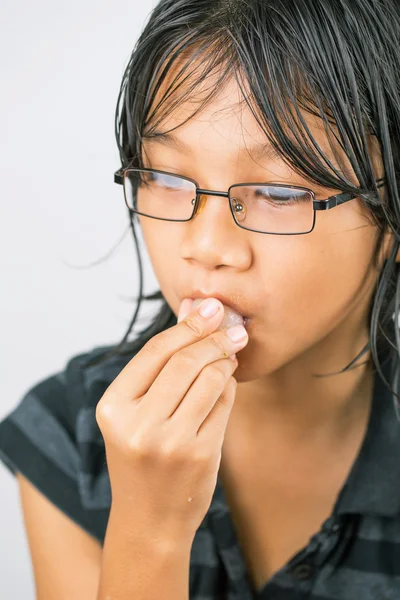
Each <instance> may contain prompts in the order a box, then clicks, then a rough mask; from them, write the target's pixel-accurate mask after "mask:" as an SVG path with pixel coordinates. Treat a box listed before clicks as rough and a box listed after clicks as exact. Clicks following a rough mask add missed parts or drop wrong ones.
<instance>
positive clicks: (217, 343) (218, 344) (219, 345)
mask: <svg viewBox="0 0 400 600" xmlns="http://www.w3.org/2000/svg"><path fill="white" fill-rule="evenodd" d="M209 339H210V342H211V343H212V344H213V346H214V347H215V348H216V349H217V350H218V355H219V356H224V357H225V358H228V356H229V355H228V353H227V352H226V349H225V347H224V344H223V341H222V339H221V337H216V336H215V335H212V336H210V338H209Z"/></svg>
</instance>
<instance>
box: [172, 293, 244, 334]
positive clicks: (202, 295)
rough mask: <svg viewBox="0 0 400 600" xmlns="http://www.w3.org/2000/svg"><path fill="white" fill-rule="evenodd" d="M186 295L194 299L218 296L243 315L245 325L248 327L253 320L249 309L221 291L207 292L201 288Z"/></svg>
mask: <svg viewBox="0 0 400 600" xmlns="http://www.w3.org/2000/svg"><path fill="white" fill-rule="evenodd" d="M184 297H186V298H190V299H192V300H196V299H198V298H216V299H217V300H219V301H220V302H222V304H224V305H225V306H227V307H229V308H231V309H232V310H234V311H235V312H236V313H238V314H239V315H240V316H241V317H242V319H243V326H244V327H247V326H248V324H249V322H250V321H251V317H250V316H249V315H248V314H247V311H246V312H245V310H244V309H243V307H242V306H240V305H239V304H238V303H236V302H234V301H233V300H231V298H228V296H224V295H223V294H220V293H219V292H208V293H205V292H201V291H199V290H194V291H192V292H189V293H188V294H187V296H184Z"/></svg>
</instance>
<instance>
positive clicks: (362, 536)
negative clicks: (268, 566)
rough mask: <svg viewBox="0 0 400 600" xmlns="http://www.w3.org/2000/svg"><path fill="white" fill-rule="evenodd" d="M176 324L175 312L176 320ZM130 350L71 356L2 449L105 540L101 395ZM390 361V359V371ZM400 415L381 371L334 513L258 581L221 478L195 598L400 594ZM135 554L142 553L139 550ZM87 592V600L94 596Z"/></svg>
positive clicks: (107, 499)
mask: <svg viewBox="0 0 400 600" xmlns="http://www.w3.org/2000/svg"><path fill="white" fill-rule="evenodd" d="M175 323H176V319H175V317H174V318H173V320H172V321H171V322H170V323H169V325H168V326H170V325H173V324H175ZM145 341H147V340H146V337H145V336H143V338H142V337H141V338H140V341H138V343H137V347H136V349H135V350H134V351H133V352H132V354H130V355H129V356H127V357H121V356H114V357H110V358H107V360H106V361H105V362H104V363H103V364H98V365H94V366H90V367H89V368H88V369H86V370H83V369H82V367H83V366H84V365H85V364H87V362H88V361H89V360H92V359H93V358H98V357H100V356H101V355H102V353H103V352H104V351H107V350H110V349H111V347H101V348H95V349H93V350H91V351H90V352H87V353H85V354H80V355H77V356H74V357H73V358H71V359H70V360H69V361H68V362H67V363H66V366H65V368H64V370H62V371H61V372H59V373H56V374H54V375H52V376H50V377H47V378H46V379H45V380H43V381H41V382H39V383H38V384H36V385H35V386H34V387H32V389H30V390H29V391H28V392H27V393H26V394H25V395H24V397H23V398H22V399H21V400H20V402H19V404H18V405H17V406H16V407H15V409H14V410H13V411H12V412H11V413H10V414H8V415H7V416H6V418H5V419H4V420H3V421H2V422H1V423H0V458H1V460H2V461H3V462H4V464H5V465H6V466H7V467H8V468H9V469H10V470H11V472H13V473H15V472H16V471H20V472H21V473H22V474H23V475H24V476H25V477H26V478H27V479H29V480H30V481H31V482H32V483H33V484H34V485H35V486H36V487H37V488H38V489H39V490H40V491H41V492H42V493H43V494H44V495H45V496H46V497H47V498H49V499H50V500H51V501H52V502H53V503H54V504H55V505H56V506H57V507H58V508H59V509H61V510H62V511H63V512H64V513H65V514H66V515H68V516H69V517H70V518H71V519H72V520H73V521H74V522H76V523H77V524H78V525H80V526H81V527H82V528H83V529H84V530H85V531H87V532H88V533H90V534H91V535H92V536H94V537H95V538H97V540H98V541H99V542H100V543H101V544H102V543H103V541H104V537H105V531H106V527H107V520H108V516H109V511H110V504H111V490H110V481H109V476H108V472H107V465H106V460H105V448H104V441H103V438H102V435H101V432H100V430H99V428H98V426H97V423H96V418H95V409H96V404H97V403H98V401H99V400H100V398H101V396H102V395H103V393H104V392H105V390H106V389H107V387H108V386H109V384H110V383H111V382H112V381H113V379H114V378H115V377H116V376H117V375H118V373H119V372H120V371H121V369H122V368H123V367H124V366H125V365H126V364H127V362H128V361H129V360H130V359H131V358H132V357H133V356H134V355H135V353H136V351H137V350H138V349H139V348H140V347H141V345H143V344H144V343H145ZM392 366H393V365H391V361H390V360H387V361H386V363H385V369H386V370H385V376H386V377H389V376H390V371H391V369H392ZM399 471H400V424H399V421H398V420H397V417H396V414H395V409H394V406H393V401H392V397H391V394H390V392H389V391H388V390H387V388H386V387H385V386H384V384H383V381H382V380H381V378H380V377H379V376H378V374H375V382H374V394H373V402H372V408H371V414H370V419H369V424H368V428H367V431H366V434H365V437H364V440H363V443H362V445H361V448H360V451H359V454H358V456H357V458H356V460H355V461H354V463H353V466H352V469H351V471H350V473H349V476H348V478H347V480H346V482H345V484H344V486H343V487H342V489H341V490H340V493H339V494H338V497H337V500H336V503H335V506H334V509H333V512H332V514H331V515H330V517H329V518H328V519H327V520H326V521H325V522H324V523H322V525H321V528H320V530H319V531H316V532H315V534H314V535H313V536H312V537H311V538H310V540H309V543H308V544H307V546H306V547H304V548H303V549H302V550H301V551H300V552H298V553H297V554H296V555H295V556H293V557H292V558H291V559H290V561H289V562H288V563H287V564H286V565H285V566H284V567H283V568H281V569H280V570H279V571H278V572H276V573H275V574H274V575H273V576H272V577H271V578H270V579H269V581H268V582H267V583H266V584H265V585H264V586H263V588H262V589H260V590H255V589H254V588H253V586H252V584H251V581H250V577H249V574H248V572H247V571H246V565H245V560H244V555H243V553H242V550H241V547H240V544H239V542H238V538H237V536H236V532H235V528H234V525H233V521H232V519H231V516H230V511H229V507H228V505H227V502H226V500H225V497H224V491H223V488H222V485H221V481H220V480H219V479H218V481H217V485H216V488H215V492H214V495H213V498H212V502H211V505H210V508H209V510H208V512H207V514H206V516H205V518H204V520H203V522H202V523H201V525H200V527H199V529H198V530H197V532H196V535H195V538H194V542H193V546H192V549H191V561H190V577H189V586H190V587H189V589H190V600H305V599H307V600H399V599H400V477H399ZM133 560H134V559H133ZM88 600H89V599H88Z"/></svg>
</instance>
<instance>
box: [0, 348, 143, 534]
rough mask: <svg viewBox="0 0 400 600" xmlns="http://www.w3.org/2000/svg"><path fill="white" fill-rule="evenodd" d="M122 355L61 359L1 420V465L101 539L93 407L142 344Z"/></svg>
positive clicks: (104, 351) (106, 505) (98, 438)
mask: <svg viewBox="0 0 400 600" xmlns="http://www.w3.org/2000/svg"><path fill="white" fill-rule="evenodd" d="M144 343H145V339H142V338H141V339H140V340H137V341H136V345H135V348H134V350H133V351H132V352H130V353H127V354H126V355H115V354H114V355H110V356H109V357H108V354H110V353H111V352H112V351H113V347H112V346H104V347H98V348H94V349H93V350H91V351H89V352H86V353H82V354H78V355H75V356H73V357H72V358H70V359H68V361H67V362H66V365H65V367H64V369H63V370H61V371H59V372H57V373H54V374H51V375H49V376H48V377H46V378H45V379H43V380H41V381H39V382H38V383H36V384H35V385H33V386H32V387H31V388H30V389H29V390H27V392H26V393H25V394H24V396H23V397H22V398H21V399H20V401H19V403H18V404H17V405H16V407H15V408H14V409H13V410H12V412H10V413H9V414H8V415H6V417H5V418H4V419H3V420H2V421H1V422H0V460H1V461H2V462H3V463H4V465H5V466H6V467H7V468H8V469H9V470H10V471H11V473H13V474H16V473H17V472H20V473H22V475H24V476H25V477H26V478H27V479H28V480H29V481H30V482H31V483H32V484H33V485H34V486H35V487H36V488H37V489H38V490H39V491H40V492H42V493H43V494H44V495H45V496H46V497H47V498H48V499H49V500H51V501H52V502H53V503H54V504H55V505H56V506H57V507H58V508H59V509H60V510H62V511H63V512H64V513H65V514H67V515H68V516H69V517H70V518H71V519H72V520H73V521H75V522H76V523H78V524H79V525H80V526H82V527H83V528H84V529H85V530H86V531H88V532H89V533H90V534H92V535H93V536H95V537H96V538H97V539H99V540H100V541H102V540H103V538H104V535H105V529H106V524H107V520H108V514H109V509H110V505H111V491H110V484H109V477H108V471H107V465H106V459H105V447H104V441H103V438H102V435H101V432H100V429H99V427H98V425H97V422H96V417H95V410H96V405H97V403H98V402H99V400H100V399H101V397H102V395H103V394H104V392H105V391H106V389H107V387H108V386H109V385H110V384H111V382H112V381H113V380H114V379H115V377H116V376H117V375H118V373H119V372H120V371H121V370H122V369H123V368H124V366H125V365H126V364H127V363H128V362H129V360H131V358H132V357H133V356H134V355H135V354H136V353H137V352H138V351H139V349H140V348H141V347H142V346H143V345H144Z"/></svg>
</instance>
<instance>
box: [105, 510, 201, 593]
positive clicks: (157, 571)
mask: <svg viewBox="0 0 400 600" xmlns="http://www.w3.org/2000/svg"><path fill="white" fill-rule="evenodd" d="M134 529H135V528H131V527H129V525H128V526H127V522H126V520H125V521H124V522H123V519H122V518H118V517H117V516H115V514H113V511H111V514H110V519H109V523H108V527H107V532H106V537H105V541H104V547H103V556H102V569H101V577H100V584H99V591H98V596H97V600H159V599H160V598H162V599H163V600H188V599H189V567H190V551H191V543H190V541H188V540H184V539H166V538H163V537H161V536H157V534H154V535H152V534H150V533H148V532H146V534H141V533H139V531H137V534H135V531H134Z"/></svg>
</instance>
